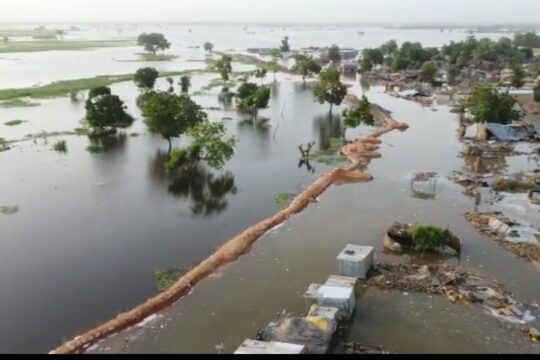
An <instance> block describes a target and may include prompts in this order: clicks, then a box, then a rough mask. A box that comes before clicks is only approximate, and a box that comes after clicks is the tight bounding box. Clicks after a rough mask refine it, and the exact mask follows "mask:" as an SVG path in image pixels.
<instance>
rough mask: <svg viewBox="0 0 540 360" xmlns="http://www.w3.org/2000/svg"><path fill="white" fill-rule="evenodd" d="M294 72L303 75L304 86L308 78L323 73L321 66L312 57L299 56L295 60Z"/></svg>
mask: <svg viewBox="0 0 540 360" xmlns="http://www.w3.org/2000/svg"><path fill="white" fill-rule="evenodd" d="M295 61H296V63H295V65H294V71H295V72H297V73H299V74H300V75H302V80H303V81H304V84H305V83H306V78H307V77H308V76H310V75H312V74H319V73H320V72H321V70H322V69H321V66H320V65H319V64H317V62H316V61H315V60H314V59H313V57H311V56H306V55H297V56H296V58H295Z"/></svg>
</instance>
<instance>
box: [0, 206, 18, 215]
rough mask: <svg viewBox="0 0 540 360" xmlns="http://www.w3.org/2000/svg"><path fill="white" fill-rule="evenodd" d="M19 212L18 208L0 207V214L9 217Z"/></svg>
mask: <svg viewBox="0 0 540 360" xmlns="http://www.w3.org/2000/svg"><path fill="white" fill-rule="evenodd" d="M17 212H19V207H18V206H0V214H4V215H11V214H15V213H17Z"/></svg>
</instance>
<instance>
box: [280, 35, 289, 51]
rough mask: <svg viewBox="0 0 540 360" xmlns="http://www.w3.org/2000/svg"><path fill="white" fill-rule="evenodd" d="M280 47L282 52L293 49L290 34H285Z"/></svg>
mask: <svg viewBox="0 0 540 360" xmlns="http://www.w3.org/2000/svg"><path fill="white" fill-rule="evenodd" d="M279 49H280V50H281V52H282V53H287V52H289V51H291V46H290V45H289V37H288V36H285V37H284V38H283V39H282V40H281V46H280V48H279Z"/></svg>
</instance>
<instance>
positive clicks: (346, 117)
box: [343, 95, 375, 129]
mask: <svg viewBox="0 0 540 360" xmlns="http://www.w3.org/2000/svg"><path fill="white" fill-rule="evenodd" d="M343 123H344V124H345V127H346V128H351V129H356V128H357V127H358V126H360V125H362V124H365V125H369V126H373V125H374V124H375V118H374V117H373V114H372V112H371V103H370V102H369V100H368V98H367V97H366V96H365V95H364V96H362V100H360V103H359V104H358V106H356V107H354V108H353V109H345V110H344V111H343Z"/></svg>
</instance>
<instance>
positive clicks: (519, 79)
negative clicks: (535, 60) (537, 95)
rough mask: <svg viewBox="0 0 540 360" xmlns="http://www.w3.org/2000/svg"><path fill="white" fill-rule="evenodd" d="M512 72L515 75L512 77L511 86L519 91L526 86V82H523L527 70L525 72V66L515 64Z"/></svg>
mask: <svg viewBox="0 0 540 360" xmlns="http://www.w3.org/2000/svg"><path fill="white" fill-rule="evenodd" d="M512 72H513V73H514V74H513V75H512V83H511V85H512V86H513V87H515V88H516V89H519V88H521V87H522V86H523V85H524V84H525V82H524V81H523V79H525V75H526V74H525V70H523V66H522V65H521V64H514V65H513V66H512Z"/></svg>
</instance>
